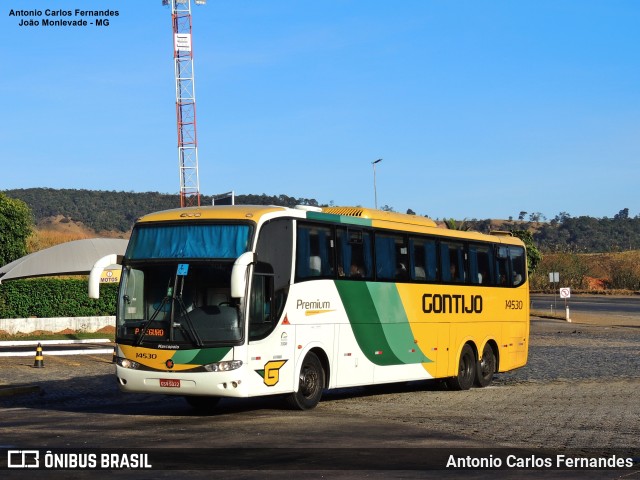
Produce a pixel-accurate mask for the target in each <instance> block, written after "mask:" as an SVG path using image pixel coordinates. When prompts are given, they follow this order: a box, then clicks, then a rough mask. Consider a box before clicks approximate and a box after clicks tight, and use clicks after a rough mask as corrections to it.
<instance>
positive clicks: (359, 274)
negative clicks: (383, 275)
mask: <svg viewBox="0 0 640 480" xmlns="http://www.w3.org/2000/svg"><path fill="white" fill-rule="evenodd" d="M336 233H337V262H338V266H337V270H338V277H340V278H351V279H367V280H368V279H371V278H372V277H373V257H372V255H371V234H370V233H369V232H368V231H365V230H360V229H352V228H338V229H337V231H336Z"/></svg>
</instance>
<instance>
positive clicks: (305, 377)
mask: <svg viewBox="0 0 640 480" xmlns="http://www.w3.org/2000/svg"><path fill="white" fill-rule="evenodd" d="M319 384H320V376H319V375H318V372H317V371H316V370H315V369H314V368H312V367H309V366H308V365H307V366H305V367H304V368H303V369H302V371H301V372H300V393H301V394H302V395H303V396H304V397H305V398H310V397H312V396H313V394H314V393H315V392H316V391H317V390H318V385H319Z"/></svg>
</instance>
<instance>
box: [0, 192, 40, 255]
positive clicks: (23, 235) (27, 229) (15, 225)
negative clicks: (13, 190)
mask: <svg viewBox="0 0 640 480" xmlns="http://www.w3.org/2000/svg"><path fill="white" fill-rule="evenodd" d="M32 230H33V219H32V216H31V210H29V207H28V206H27V204H26V203H24V202H23V201H22V200H15V199H12V198H9V197H7V196H6V195H5V194H4V193H0V265H6V264H7V263H10V262H13V261H14V260H17V259H18V258H20V257H24V256H25V255H26V254H27V238H29V235H31V232H32Z"/></svg>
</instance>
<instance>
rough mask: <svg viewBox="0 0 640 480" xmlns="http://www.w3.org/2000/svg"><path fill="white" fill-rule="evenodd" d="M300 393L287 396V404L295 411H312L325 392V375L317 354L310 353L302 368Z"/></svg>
mask: <svg viewBox="0 0 640 480" xmlns="http://www.w3.org/2000/svg"><path fill="white" fill-rule="evenodd" d="M299 379H300V380H299V384H298V391H297V392H293V393H291V394H289V395H288V396H287V403H288V404H289V406H290V407H291V408H293V409H295V410H310V409H312V408H315V406H316V405H318V402H320V398H321V397H322V391H323V390H324V381H325V380H324V379H325V373H324V369H323V368H322V363H320V360H319V359H318V357H317V356H316V354H315V353H313V352H309V353H307V356H306V357H304V360H303V361H302V367H300V375H299Z"/></svg>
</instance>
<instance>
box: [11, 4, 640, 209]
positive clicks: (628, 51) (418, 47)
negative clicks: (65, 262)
mask: <svg viewBox="0 0 640 480" xmlns="http://www.w3.org/2000/svg"><path fill="white" fill-rule="evenodd" d="M192 3H193V2H192ZM18 8H19V9H21V10H40V11H41V12H42V14H41V15H37V13H38V12H36V15H15V14H14V15H11V10H12V9H13V10H17V9H18ZM47 9H52V10H65V11H66V10H69V11H71V12H72V14H73V12H75V10H76V9H84V10H92V9H95V10H105V9H110V10H113V11H117V12H118V15H117V16H115V15H113V16H111V17H109V20H110V22H109V26H100V27H97V26H93V25H88V26H86V27H83V26H81V27H50V26H48V27H45V26H42V25H39V26H21V25H20V23H21V21H23V20H24V21H27V22H28V21H29V20H33V21H41V20H42V19H43V18H48V19H50V20H52V19H61V18H63V19H67V20H79V19H82V17H77V16H75V15H72V16H70V17H52V16H46V14H45V11H46V10H47ZM14 13H15V12H14ZM192 13H193V55H194V70H195V91H196V110H197V135H198V156H199V177H200V191H201V193H202V194H204V195H213V194H218V193H223V192H227V191H231V190H233V191H235V193H236V194H262V193H265V194H267V195H279V194H284V195H289V196H293V197H296V198H313V199H316V200H317V201H318V202H320V203H323V204H329V203H332V204H335V205H361V206H365V207H374V204H375V193H377V202H378V206H379V207H382V206H388V207H391V208H393V209H394V210H395V211H398V212H406V211H407V209H411V210H413V211H414V212H416V213H418V214H420V215H428V216H430V217H432V218H438V219H442V218H455V219H459V220H461V219H465V218H466V219H473V218H475V219H485V218H502V219H507V218H509V217H513V218H517V217H518V216H519V214H520V212H527V213H528V214H530V213H540V214H542V215H544V217H546V218H547V219H549V220H550V219H552V218H553V217H554V216H556V215H557V214H558V213H560V212H566V213H569V214H570V215H572V216H574V217H576V216H581V215H588V216H592V217H598V218H601V217H613V216H614V215H615V214H616V213H618V212H619V211H620V210H622V209H623V208H629V213H630V215H631V216H636V215H639V214H640V205H639V202H638V198H639V196H638V185H639V180H640V161H639V160H640V48H639V45H640V28H638V25H640V2H637V1H636V0H606V1H605V0H599V1H591V0H580V1H578V0H571V1H566V0H519V1H507V0H502V1H499V0H485V1H477V0H476V1H471V0H470V1H460V0H448V1H444V0H402V1H400V2H398V1H390V0H386V1H383V0H323V1H321V2H320V1H318V2H309V1H302V0H298V1H293V0H289V1H287V0H268V1H267V0H234V1H230V0H226V1H225V0H209V1H208V3H207V5H205V6H195V5H192ZM0 19H1V20H0V45H2V46H1V47H0V48H1V54H2V59H3V67H2V70H1V71H2V73H3V74H2V75H1V76H0V86H1V88H0V91H2V92H4V95H3V99H2V107H1V108H2V112H3V115H2V117H1V120H0V122H1V123H0V190H7V189H16V188H32V187H49V188H57V189H61V188H74V189H89V190H107V191H130V192H147V191H154V192H161V193H178V192H179V190H180V179H179V160H178V150H177V134H176V107H175V86H174V85H175V84H174V62H173V34H172V27H171V11H170V8H168V7H163V6H162V2H161V0H153V1H148V0H135V1H134V0H99V1H94V0H73V1H67V0H36V1H32V0H21V1H19V2H3V3H2V8H1V10H0ZM87 19H88V20H89V21H91V20H92V18H90V17H89V18H87ZM379 158H382V162H380V163H378V164H376V166H375V191H374V171H373V168H374V167H373V165H372V162H373V161H374V160H377V159H379Z"/></svg>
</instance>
